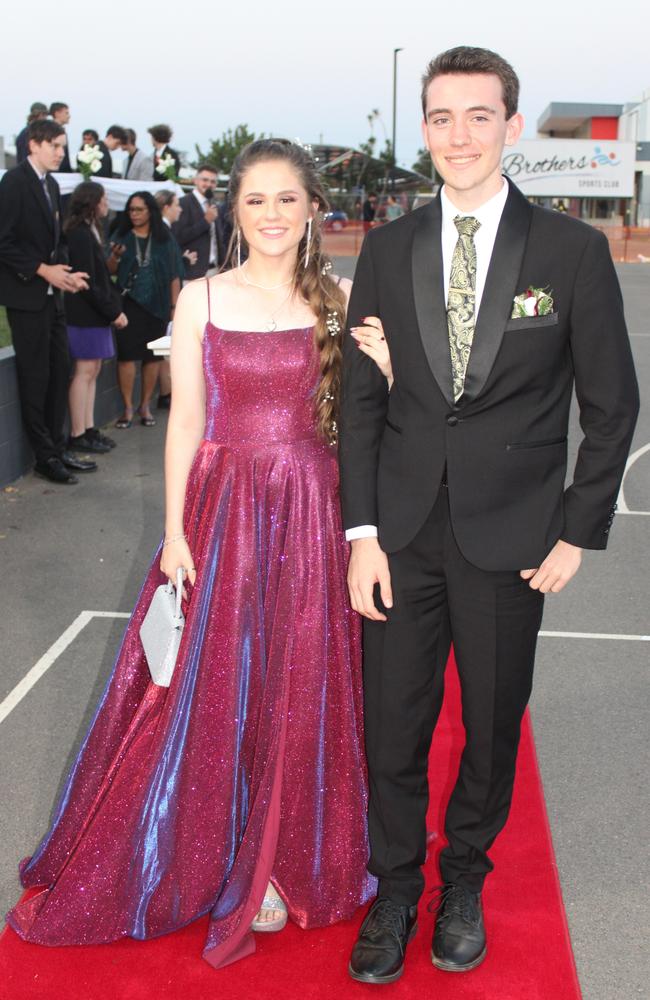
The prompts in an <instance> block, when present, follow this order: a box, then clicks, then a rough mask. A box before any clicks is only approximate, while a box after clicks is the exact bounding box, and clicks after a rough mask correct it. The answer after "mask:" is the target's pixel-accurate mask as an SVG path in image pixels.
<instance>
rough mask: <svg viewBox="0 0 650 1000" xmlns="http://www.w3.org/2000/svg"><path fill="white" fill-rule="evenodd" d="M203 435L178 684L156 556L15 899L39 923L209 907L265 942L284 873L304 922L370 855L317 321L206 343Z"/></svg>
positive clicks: (361, 893) (328, 908)
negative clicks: (147, 633)
mask: <svg viewBox="0 0 650 1000" xmlns="http://www.w3.org/2000/svg"><path fill="white" fill-rule="evenodd" d="M203 365H204V372H205V380H206V392H207V413H206V429H205V438H204V440H203V441H202V442H201V445H200V447H199V450H198V452H197V455H196V457H195V460H194V463H193V466H192V469H191V472H190V475H189V479H188V485H187V493H186V504H185V532H186V535H187V538H188V542H189V546H190V550H191V552H192V555H193V558H194V564H195V566H196V567H197V571H198V575H197V581H196V586H195V588H194V591H193V593H192V596H191V601H190V603H189V607H188V608H187V617H186V625H185V630H184V633H183V639H182V644H181V649H180V653H179V658H178V661H177V665H176V670H175V673H174V677H173V679H172V683H171V686H170V687H169V688H160V687H156V686H154V685H153V684H152V683H150V679H149V673H148V670H147V664H146V662H145V658H144V654H143V651H142V646H141V643H140V639H139V634H138V632H139V628H140V624H141V622H142V618H143V616H144V614H145V612H146V610H147V607H148V605H149V602H150V600H151V597H152V594H153V592H154V589H155V588H156V587H157V586H158V585H159V584H160V583H161V582H163V580H162V574H161V573H160V570H159V568H158V563H159V555H157V556H156V558H155V560H154V562H153V565H152V567H151V569H150V571H149V574H148V576H147V578H146V581H145V583H144V586H143V589H142V592H141V594H140V597H139V600H138V602H137V605H136V607H135V610H134V612H133V616H132V618H131V620H130V623H129V626H128V628H127V631H126V635H125V637H124V641H123V644H122V648H121V650H120V653H119V655H118V658H117V662H116V665H115V668H114V671H113V674H112V676H111V679H110V681H109V684H108V686H107V688H106V691H105V692H104V695H103V697H102V699H101V702H100V704H99V707H98V709H97V712H96V715H95V718H94V720H93V722H92V724H91V726H90V730H89V732H88V734H87V736H86V738H85V741H84V743H83V745H82V747H81V750H80V753H79V755H78V757H77V760H76V762H75V764H74V766H73V768H72V770H71V772H70V775H69V778H68V781H67V785H66V787H65V790H64V792H63V795H62V797H61V801H60V803H59V805H58V808H57V812H56V815H55V818H54V821H53V823H52V827H51V829H50V830H49V832H48V834H47V835H46V837H45V838H44V840H43V842H42V843H41V845H40V847H39V849H38V850H37V852H36V853H35V854H34V856H33V857H32V858H31V859H29V860H28V861H26V862H23V865H22V866H21V876H22V881H23V885H25V886H39V887H42V891H40V892H39V893H38V894H36V895H34V896H32V897H31V898H29V899H26V900H25V901H23V902H20V903H18V905H17V906H16V907H15V908H14V909H13V910H12V911H11V912H10V913H9V915H8V921H9V923H10V924H11V926H12V927H13V928H14V929H15V930H16V931H17V933H18V934H20V935H21V936H22V937H23V938H25V939H26V940H27V941H32V942H36V943H39V944H45V945H64V944H97V943H100V942H107V941H113V940H115V939H117V938H120V937H122V936H130V937H134V938H149V937H154V936H157V935H160V934H165V933H168V932H169V931H173V930H175V929H177V928H179V927H182V926H183V925H184V924H187V923H188V922H189V921H191V920H194V919H195V918H196V917H199V916H201V915H203V914H206V913H209V914H210V917H211V920H210V924H209V933H208V937H207V941H206V944H205V950H204V953H203V954H204V957H205V958H206V959H207V960H208V961H209V962H210V963H211V964H213V965H214V966H220V965H224V964H226V963H228V962H232V961H234V960H235V959H237V958H240V957H242V956H243V955H245V954H248V953H249V952H251V951H252V950H253V949H254V943H253V935H252V934H251V932H250V930H249V928H250V923H251V920H252V919H253V917H254V916H255V914H256V912H257V910H258V908H259V905H260V902H261V900H262V897H263V895H264V890H265V888H266V885H267V882H268V881H269V879H270V878H272V879H273V882H274V884H275V885H276V887H277V888H278V890H279V892H280V894H281V895H282V897H283V898H284V900H285V901H286V904H287V907H288V911H289V916H290V918H291V919H293V920H294V921H295V922H296V923H298V924H299V925H300V926H301V927H304V928H307V927H314V926H319V925H320V926H322V925H326V924H329V923H333V922H335V921H337V920H343V919H346V918H348V917H350V916H351V915H352V913H353V912H354V911H355V909H356V908H357V907H358V906H360V905H361V904H363V903H364V902H366V901H367V900H368V899H369V898H370V897H371V896H372V895H373V894H374V891H375V883H374V880H373V879H372V878H371V877H370V876H369V875H368V873H367V871H366V861H367V857H368V843H367V833H366V775H365V763H364V754H363V734H362V715H361V710H362V707H361V666H360V629H359V623H358V621H357V616H356V615H355V613H354V612H352V611H351V609H350V607H349V604H348V598H347V593H346V586H345V573H346V563H347V546H346V542H345V540H344V536H343V533H342V528H341V522H340V514H339V500H338V471H337V462H336V454H335V452H334V449H332V448H330V447H328V446H327V445H326V444H325V443H324V442H323V441H322V440H321V439H320V438H319V437H318V436H317V435H316V431H315V427H314V416H313V410H312V399H313V393H314V388H315V386H316V383H317V380H318V368H317V355H316V350H315V347H314V345H313V331H312V330H311V329H298V330H285V331H278V332H274V333H251V332H245V331H241V332H240V331H232V330H222V329H218V328H217V327H215V326H213V325H212V324H211V323H210V322H208V324H207V326H206V329H205V337H204V342H203Z"/></svg>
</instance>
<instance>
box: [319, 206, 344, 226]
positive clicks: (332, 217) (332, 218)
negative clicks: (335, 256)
mask: <svg viewBox="0 0 650 1000" xmlns="http://www.w3.org/2000/svg"><path fill="white" fill-rule="evenodd" d="M347 224H348V214H347V212H344V211H343V209H342V208H334V209H332V211H331V212H328V213H327V215H326V216H325V222H324V223H323V228H324V229H329V230H334V231H335V232H337V231H338V230H340V229H345V227H346V226H347Z"/></svg>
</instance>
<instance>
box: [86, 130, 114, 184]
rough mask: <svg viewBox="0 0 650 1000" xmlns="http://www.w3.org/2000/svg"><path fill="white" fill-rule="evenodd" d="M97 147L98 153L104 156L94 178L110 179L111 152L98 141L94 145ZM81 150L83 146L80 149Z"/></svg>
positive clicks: (101, 140)
mask: <svg viewBox="0 0 650 1000" xmlns="http://www.w3.org/2000/svg"><path fill="white" fill-rule="evenodd" d="M95 145H96V146H99V148H100V151H101V152H102V153H103V154H104V155H103V157H102V159H101V166H100V168H99V170H98V171H97V173H96V174H94V175H93V176H94V177H112V176H113V157H112V156H111V151H110V149H109V148H108V146H107V145H106V143H105V142H104V140H103V139H100V140H99V142H97V143H95ZM81 148H82V149H83V146H82V147H81Z"/></svg>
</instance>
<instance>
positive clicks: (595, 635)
mask: <svg viewBox="0 0 650 1000" xmlns="http://www.w3.org/2000/svg"><path fill="white" fill-rule="evenodd" d="M538 634H539V635H540V636H543V637H544V638H545V639H546V638H551V639H626V640H628V642H650V635H619V634H617V633H615V632H539V633H538Z"/></svg>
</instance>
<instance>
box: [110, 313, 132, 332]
mask: <svg viewBox="0 0 650 1000" xmlns="http://www.w3.org/2000/svg"><path fill="white" fill-rule="evenodd" d="M128 325H129V321H128V319H127V317H126V314H125V313H120V315H119V316H117V317H116V318H115V319H114V320H113V326H114V327H115V329H116V330H123V329H124V327H125V326H128Z"/></svg>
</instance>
